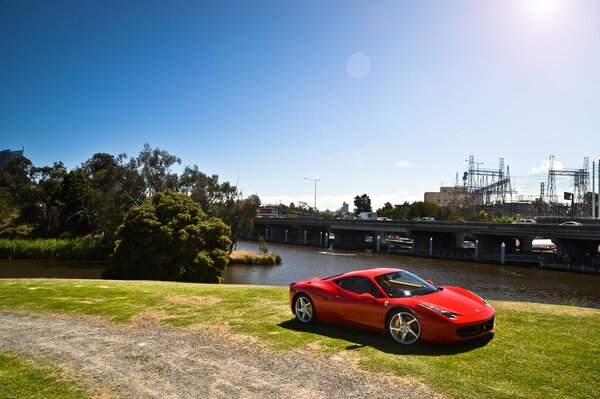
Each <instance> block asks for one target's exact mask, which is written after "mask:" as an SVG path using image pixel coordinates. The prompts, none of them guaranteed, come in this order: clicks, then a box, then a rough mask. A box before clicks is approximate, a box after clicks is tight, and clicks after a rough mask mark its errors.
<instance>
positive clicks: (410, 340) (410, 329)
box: [388, 310, 421, 345]
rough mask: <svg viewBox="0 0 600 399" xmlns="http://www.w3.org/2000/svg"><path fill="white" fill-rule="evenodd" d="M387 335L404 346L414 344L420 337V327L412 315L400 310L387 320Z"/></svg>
mask: <svg viewBox="0 0 600 399" xmlns="http://www.w3.org/2000/svg"><path fill="white" fill-rule="evenodd" d="M388 333H389V334H390V336H391V337H392V338H393V339H394V340H395V341H396V342H400V343H401V344H404V345H410V344H414V343H415V342H417V341H418V340H419V338H420V337H421V325H420V324H419V320H417V318H416V317H415V315H413V314H412V313H410V312H408V311H405V310H400V311H398V312H396V313H394V314H392V316H391V317H390V318H389V321H388Z"/></svg>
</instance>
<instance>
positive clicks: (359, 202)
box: [354, 194, 373, 215]
mask: <svg viewBox="0 0 600 399" xmlns="http://www.w3.org/2000/svg"><path fill="white" fill-rule="evenodd" d="M354 207H355V208H354V214H355V215H358V214H359V213H361V212H372V211H373V208H371V198H369V196H368V195H367V194H363V195H361V196H358V195H357V196H356V197H354Z"/></svg>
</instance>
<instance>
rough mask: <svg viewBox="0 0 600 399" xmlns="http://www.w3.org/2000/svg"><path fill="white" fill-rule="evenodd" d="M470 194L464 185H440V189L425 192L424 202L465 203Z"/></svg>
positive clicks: (441, 203) (443, 204) (446, 204)
mask: <svg viewBox="0 0 600 399" xmlns="http://www.w3.org/2000/svg"><path fill="white" fill-rule="evenodd" d="M469 197H470V195H469V193H468V192H467V190H466V189H465V188H464V187H440V191H432V192H426V193H425V202H433V203H434V204H438V205H440V206H449V205H458V204H461V203H465V202H466V201H467V200H468V199H469Z"/></svg>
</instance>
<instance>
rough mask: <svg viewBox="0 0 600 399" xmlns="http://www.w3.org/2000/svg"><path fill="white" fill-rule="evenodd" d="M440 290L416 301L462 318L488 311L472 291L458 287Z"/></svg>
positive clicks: (441, 288) (417, 298)
mask: <svg viewBox="0 0 600 399" xmlns="http://www.w3.org/2000/svg"><path fill="white" fill-rule="evenodd" d="M439 288H440V290H439V291H438V292H433V293H431V294H427V295H422V296H419V297H415V298H414V299H416V300H417V301H418V302H425V303H428V304H430V305H433V306H435V307H437V308H439V309H442V310H447V311H449V312H452V313H455V314H457V315H462V316H470V315H474V314H478V313H482V312H484V311H485V310H486V304H485V303H483V301H482V300H481V298H479V297H478V296H477V295H475V294H473V293H472V292H471V291H468V290H465V289H463V288H458V287H439Z"/></svg>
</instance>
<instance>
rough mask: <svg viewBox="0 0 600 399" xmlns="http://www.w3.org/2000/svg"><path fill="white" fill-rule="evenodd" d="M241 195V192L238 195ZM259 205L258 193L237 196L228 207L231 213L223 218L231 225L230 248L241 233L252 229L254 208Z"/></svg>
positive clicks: (254, 214)
mask: <svg viewBox="0 0 600 399" xmlns="http://www.w3.org/2000/svg"><path fill="white" fill-rule="evenodd" d="M239 196H240V197H241V193H240V195H239ZM259 207H260V198H259V197H258V195H251V196H249V197H248V198H245V199H241V198H238V199H236V201H235V205H234V206H233V207H232V208H231V209H230V211H231V212H232V214H230V216H229V217H228V218H227V219H226V220H224V221H225V222H226V223H228V224H229V226H231V248H230V250H233V248H234V246H235V245H236V244H237V242H238V241H239V239H240V237H241V236H242V234H247V233H250V232H251V231H252V228H253V225H252V220H253V219H254V217H255V216H256V210H257V209H258V208H259Z"/></svg>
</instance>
